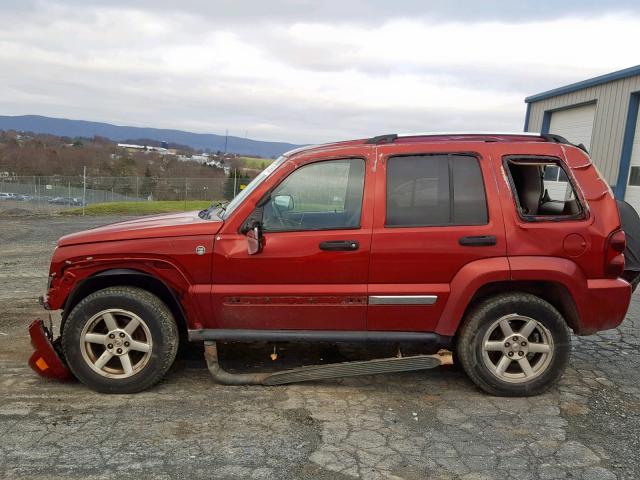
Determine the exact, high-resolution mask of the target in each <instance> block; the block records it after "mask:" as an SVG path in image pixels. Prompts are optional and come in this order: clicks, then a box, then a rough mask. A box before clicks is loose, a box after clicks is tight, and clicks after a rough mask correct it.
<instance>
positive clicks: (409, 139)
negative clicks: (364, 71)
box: [283, 132, 584, 157]
mask: <svg viewBox="0 0 640 480" xmlns="http://www.w3.org/2000/svg"><path fill="white" fill-rule="evenodd" d="M452 141H455V142H551V143H563V144H566V145H573V144H572V143H571V142H569V141H568V140H567V139H565V138H564V137H561V136H559V135H553V134H549V133H537V132H450V133H445V132H424V133H390V134H386V135H377V136H375V137H371V138H366V139H360V140H347V141H344V142H335V143H325V144H321V145H307V146H304V147H300V148H297V149H295V150H291V151H289V152H286V153H284V154H283V155H284V156H285V157H291V156H293V155H296V154H298V153H302V152H305V153H308V152H310V151H314V150H321V149H327V148H333V147H341V146H348V145H363V144H364V145H384V144H391V143H418V142H452ZM573 146H577V145H573ZM579 148H582V149H584V147H582V146H579Z"/></svg>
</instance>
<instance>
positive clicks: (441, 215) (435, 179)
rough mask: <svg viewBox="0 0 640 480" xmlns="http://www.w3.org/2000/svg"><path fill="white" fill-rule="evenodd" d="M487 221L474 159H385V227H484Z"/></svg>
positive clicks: (405, 157) (481, 184)
mask: <svg viewBox="0 0 640 480" xmlns="http://www.w3.org/2000/svg"><path fill="white" fill-rule="evenodd" d="M487 221H488V214H487V202H486V195H485V189H484V183H483V180H482V172H481V170H480V164H479V163H478V159H477V158H476V157H474V156H471V155H449V154H443V155H411V156H402V157H391V158H389V160H388V164H387V215H386V222H385V225H386V226H388V227H421V226H442V225H484V224H486V223H487Z"/></svg>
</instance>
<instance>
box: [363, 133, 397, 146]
mask: <svg viewBox="0 0 640 480" xmlns="http://www.w3.org/2000/svg"><path fill="white" fill-rule="evenodd" d="M397 138H398V134H397V133H389V134H387V135H378V136H377V137H371V138H369V139H368V140H367V141H366V142H364V143H368V144H374V145H380V144H383V143H393V142H394V141H395V140H396V139H397Z"/></svg>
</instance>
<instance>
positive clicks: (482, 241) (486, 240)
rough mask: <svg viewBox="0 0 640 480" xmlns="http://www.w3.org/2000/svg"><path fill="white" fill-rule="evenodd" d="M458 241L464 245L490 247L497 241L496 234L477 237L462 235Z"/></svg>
mask: <svg viewBox="0 0 640 480" xmlns="http://www.w3.org/2000/svg"><path fill="white" fill-rule="evenodd" d="M458 243H459V244H460V245H462V246H463V247H489V246H491V245H495V244H496V243H497V240H496V237H495V235H477V236H475V237H473V236H472V237H460V238H459V239H458Z"/></svg>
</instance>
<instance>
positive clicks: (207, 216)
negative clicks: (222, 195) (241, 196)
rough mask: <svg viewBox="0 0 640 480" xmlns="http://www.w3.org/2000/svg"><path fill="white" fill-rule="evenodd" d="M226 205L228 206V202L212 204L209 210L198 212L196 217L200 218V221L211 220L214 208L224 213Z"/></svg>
mask: <svg viewBox="0 0 640 480" xmlns="http://www.w3.org/2000/svg"><path fill="white" fill-rule="evenodd" d="M228 204H229V202H228V201H224V202H217V203H212V204H211V206H210V207H209V208H206V209H204V210H200V212H198V216H199V217H200V218H202V219H205V220H210V219H211V214H212V213H213V211H214V210H215V209H216V208H219V209H220V210H221V211H222V212H224V211H226V209H227V205H228Z"/></svg>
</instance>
